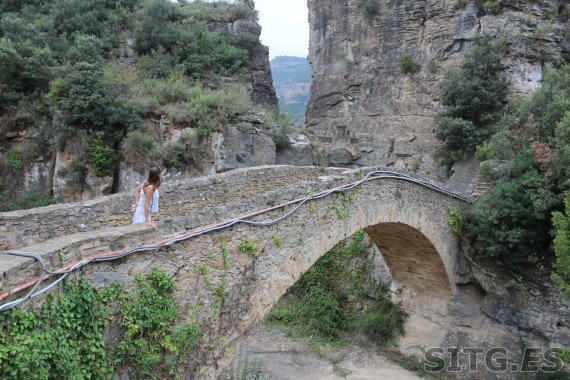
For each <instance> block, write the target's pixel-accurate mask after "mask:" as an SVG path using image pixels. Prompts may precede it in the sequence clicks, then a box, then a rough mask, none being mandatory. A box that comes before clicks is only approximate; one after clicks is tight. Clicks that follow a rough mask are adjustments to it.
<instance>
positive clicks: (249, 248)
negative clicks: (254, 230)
mask: <svg viewBox="0 0 570 380" xmlns="http://www.w3.org/2000/svg"><path fill="white" fill-rule="evenodd" d="M238 250H239V251H240V252H244V253H245V254H247V255H248V256H249V257H257V255H259V244H257V243H256V242H254V241H253V240H251V237H250V236H249V235H246V236H245V239H244V241H243V242H242V243H240V244H239V245H238Z"/></svg>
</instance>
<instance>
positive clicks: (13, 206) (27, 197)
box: [3, 191, 61, 211]
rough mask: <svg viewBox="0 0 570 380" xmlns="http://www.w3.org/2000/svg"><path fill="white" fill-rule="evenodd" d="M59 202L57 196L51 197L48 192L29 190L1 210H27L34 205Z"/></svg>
mask: <svg viewBox="0 0 570 380" xmlns="http://www.w3.org/2000/svg"><path fill="white" fill-rule="evenodd" d="M59 202H61V199H60V198H59V197H55V198H54V197H52V196H51V195H50V194H49V193H39V192H35V191H29V192H27V193H26V194H24V195H23V196H21V197H20V198H18V200H17V201H16V202H14V203H10V204H8V205H7V206H6V210H3V211H15V210H28V209H31V208H36V207H43V206H49V205H52V204H56V203H59Z"/></svg>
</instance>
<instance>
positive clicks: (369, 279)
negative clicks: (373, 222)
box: [267, 231, 406, 344]
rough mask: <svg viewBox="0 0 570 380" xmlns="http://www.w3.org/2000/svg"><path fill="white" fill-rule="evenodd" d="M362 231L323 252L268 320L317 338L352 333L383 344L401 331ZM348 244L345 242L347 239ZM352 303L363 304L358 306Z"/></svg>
mask: <svg viewBox="0 0 570 380" xmlns="http://www.w3.org/2000/svg"><path fill="white" fill-rule="evenodd" d="M363 239H364V232H363V231H359V232H357V233H356V234H355V235H354V236H353V237H352V239H351V241H350V240H349V239H347V240H345V241H342V242H340V243H339V244H337V245H336V246H335V247H334V248H333V249H332V250H330V251H329V252H327V253H326V254H325V255H323V256H322V257H321V258H320V259H319V260H317V262H316V263H315V264H314V265H313V267H312V268H311V269H309V270H308V271H307V272H306V273H305V274H304V275H303V276H301V278H300V279H299V280H298V281H297V283H296V284H295V285H293V286H292V287H291V288H290V289H289V291H288V292H287V294H286V295H285V296H284V297H283V298H282V299H281V300H280V301H279V302H278V303H277V305H275V306H274V307H273V309H272V310H271V311H270V312H269V314H268V316H267V320H268V321H269V322H272V323H276V324H278V325H280V326H285V327H287V328H288V329H290V331H292V332H293V333H294V334H298V335H302V336H306V337H310V339H312V340H316V341H317V342H319V341H320V342H325V343H338V342H340V341H341V340H343V339H344V337H345V336H346V335H350V336H355V334H354V333H355V332H361V333H364V334H366V335H367V336H368V337H369V338H370V339H373V340H374V341H375V342H376V343H379V344H386V343H387V342H388V341H390V340H392V339H394V338H395V337H396V336H397V335H400V334H403V325H404V321H405V316H406V313H405V312H404V311H403V310H402V309H401V307H400V305H399V304H397V303H394V302H393V301H392V300H391V299H390V293H389V290H388V289H387V288H386V287H385V286H383V285H382V284H378V283H377V282H376V281H375V280H374V279H373V274H372V270H373V268H374V265H372V264H371V263H372V260H373V259H374V258H373V256H371V255H369V252H368V249H367V248H366V247H365V245H364V244H363ZM349 242H350V243H349ZM357 303H360V304H362V305H364V306H363V307H362V308H358V307H357V306H356V304H357Z"/></svg>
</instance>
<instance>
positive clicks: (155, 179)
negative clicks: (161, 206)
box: [131, 166, 162, 227]
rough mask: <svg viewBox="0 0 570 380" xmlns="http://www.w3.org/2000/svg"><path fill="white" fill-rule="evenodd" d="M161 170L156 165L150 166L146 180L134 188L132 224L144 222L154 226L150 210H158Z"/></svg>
mask: <svg viewBox="0 0 570 380" xmlns="http://www.w3.org/2000/svg"><path fill="white" fill-rule="evenodd" d="M161 173H162V171H161V170H160V168H159V167H158V166H153V167H152V168H150V171H149V173H148V180H147V181H146V182H145V183H143V184H140V185H139V186H137V187H136V188H135V203H133V207H132V209H131V210H133V211H134V212H133V224H137V223H146V225H147V226H149V227H156V224H154V223H153V222H152V221H151V220H150V213H151V212H158V198H159V194H158V188H159V187H160V182H161V178H160V175H161Z"/></svg>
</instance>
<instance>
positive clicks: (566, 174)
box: [436, 35, 570, 286]
mask: <svg viewBox="0 0 570 380" xmlns="http://www.w3.org/2000/svg"><path fill="white" fill-rule="evenodd" d="M501 59H502V54H501V51H500V49H498V47H497V46H496V45H495V42H494V41H493V39H492V38H491V37H490V36H488V35H483V36H480V37H479V38H477V39H476V40H475V42H474V44H473V46H472V47H471V49H470V51H469V52H468V53H467V54H466V56H465V59H464V62H463V64H462V66H461V68H460V70H458V71H457V72H453V73H449V74H448V75H447V76H446V79H445V80H444V81H443V82H442V85H441V89H442V101H443V104H444V105H445V106H447V108H446V109H445V110H444V111H442V112H441V113H440V114H439V115H438V117H437V122H438V129H437V130H436V134H437V136H438V138H439V139H440V140H442V141H444V142H445V146H444V148H443V149H442V150H441V151H440V152H438V154H439V156H440V157H441V158H442V160H443V163H445V164H448V165H451V164H452V163H453V162H454V161H456V160H459V159H463V158H466V157H468V156H469V155H471V154H475V156H476V158H477V159H478V160H480V161H481V162H482V164H481V165H480V169H479V174H480V175H481V176H482V177H484V178H487V180H488V181H489V182H490V183H492V184H493V185H492V187H491V188H490V190H489V191H488V192H486V193H485V194H483V196H482V197H481V198H480V199H478V200H477V201H476V202H474V203H473V204H472V205H471V207H470V208H469V210H468V211H467V213H466V215H464V221H463V225H462V227H463V233H464V235H465V236H466V237H467V238H468V239H469V240H470V243H471V245H472V246H473V248H474V249H475V251H476V252H477V253H478V254H480V255H481V257H487V258H492V259H493V260H496V261H497V262H499V263H501V264H503V265H505V266H506V267H508V268H510V269H514V270H515V271H523V272H526V271H530V272H531V273H536V272H537V271H538V270H540V269H541V268H543V269H545V270H546V268H550V267H551V265H550V264H552V263H553V262H554V261H557V264H556V265H555V270H556V272H557V273H558V274H557V275H555V276H554V278H555V279H556V280H557V282H558V283H559V284H562V285H564V284H566V286H567V284H568V282H570V275H569V274H570V264H569V263H568V261H569V260H570V249H569V248H568V238H567V237H568V232H569V231H568V222H567V220H568V219H567V218H568V211H569V210H568V209H567V210H566V211H565V212H566V214H564V207H563V206H564V205H563V200H564V194H566V197H568V196H569V193H568V190H569V189H570V181H569V179H570V161H569V160H570V111H569V110H570V107H569V106H570V66H568V65H562V66H559V67H557V68H547V67H546V66H545V67H544V69H543V83H542V85H541V87H540V88H539V89H538V90H537V91H536V93H535V94H534V95H533V96H532V97H531V98H529V99H518V100H516V101H515V102H512V103H511V104H509V105H508V106H504V105H505V104H506V101H505V99H506V96H507V94H508V87H509V83H508V81H507V79H506V78H505V76H504V67H503V66H502V64H501ZM553 215H556V218H555V220H554V224H553V221H552V218H553ZM555 253H556V254H555ZM546 271H547V270H546ZM547 272H548V271H547Z"/></svg>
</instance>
